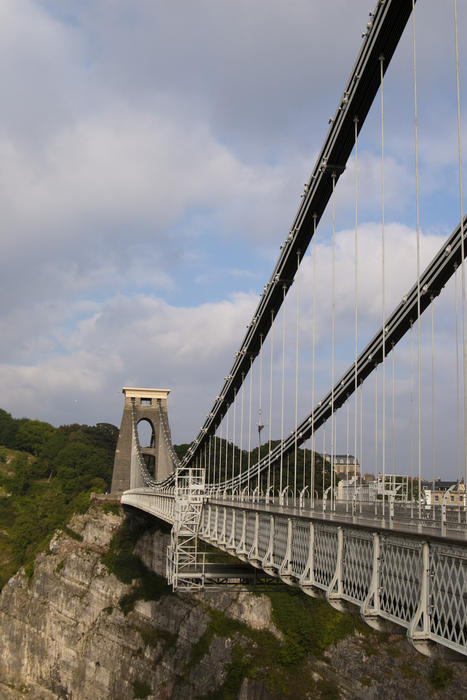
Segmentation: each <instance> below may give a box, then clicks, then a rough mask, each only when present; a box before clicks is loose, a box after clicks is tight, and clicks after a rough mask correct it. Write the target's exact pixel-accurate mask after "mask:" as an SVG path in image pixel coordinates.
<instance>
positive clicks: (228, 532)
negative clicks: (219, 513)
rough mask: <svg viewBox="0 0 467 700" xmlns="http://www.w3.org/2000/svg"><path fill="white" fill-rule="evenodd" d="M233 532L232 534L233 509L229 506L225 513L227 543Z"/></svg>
mask: <svg viewBox="0 0 467 700" xmlns="http://www.w3.org/2000/svg"><path fill="white" fill-rule="evenodd" d="M231 534H232V510H231V508H227V512H226V514H225V539H226V542H227V543H228V542H229V540H230V535H231Z"/></svg>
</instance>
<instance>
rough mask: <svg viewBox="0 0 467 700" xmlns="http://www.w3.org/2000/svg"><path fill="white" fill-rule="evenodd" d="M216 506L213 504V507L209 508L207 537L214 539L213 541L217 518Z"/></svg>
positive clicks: (215, 537) (215, 534)
mask: <svg viewBox="0 0 467 700" xmlns="http://www.w3.org/2000/svg"><path fill="white" fill-rule="evenodd" d="M218 510H219V509H218V506H214V508H211V522H210V524H209V537H210V538H211V540H214V542H216V541H217V518H218V515H217V513H218Z"/></svg>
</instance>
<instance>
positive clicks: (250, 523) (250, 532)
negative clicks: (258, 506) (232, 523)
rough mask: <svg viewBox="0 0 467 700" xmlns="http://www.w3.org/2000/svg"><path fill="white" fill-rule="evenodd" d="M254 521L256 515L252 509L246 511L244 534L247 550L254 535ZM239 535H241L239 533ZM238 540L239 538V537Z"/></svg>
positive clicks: (251, 543) (251, 544)
mask: <svg viewBox="0 0 467 700" xmlns="http://www.w3.org/2000/svg"><path fill="white" fill-rule="evenodd" d="M255 522H256V515H255V513H254V512H253V511H248V513H247V516H246V535H245V547H246V549H247V551H249V550H250V549H251V547H252V546H253V540H254V537H255ZM240 536H241V535H240ZM239 541H240V538H239Z"/></svg>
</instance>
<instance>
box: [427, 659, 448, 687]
mask: <svg viewBox="0 0 467 700" xmlns="http://www.w3.org/2000/svg"><path fill="white" fill-rule="evenodd" d="M452 676H453V673H452V670H451V669H450V668H448V667H447V666H443V665H442V664H441V663H440V662H439V661H437V660H436V661H434V662H433V665H432V667H431V671H430V675H429V676H428V680H429V681H430V683H431V685H432V686H433V688H436V690H442V689H443V688H446V686H448V685H449V683H450V682H451V681H452Z"/></svg>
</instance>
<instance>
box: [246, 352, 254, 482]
mask: <svg viewBox="0 0 467 700" xmlns="http://www.w3.org/2000/svg"><path fill="white" fill-rule="evenodd" d="M249 390H250V397H249V402H250V406H249V417H248V463H247V493H248V495H250V466H251V408H252V400H253V358H252V357H250V387H249Z"/></svg>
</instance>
